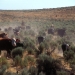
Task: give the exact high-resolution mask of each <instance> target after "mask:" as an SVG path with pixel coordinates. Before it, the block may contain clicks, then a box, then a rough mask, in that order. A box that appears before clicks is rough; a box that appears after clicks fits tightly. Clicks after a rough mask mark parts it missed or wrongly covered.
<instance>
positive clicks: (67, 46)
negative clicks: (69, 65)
mask: <svg viewBox="0 0 75 75" xmlns="http://www.w3.org/2000/svg"><path fill="white" fill-rule="evenodd" d="M61 48H62V50H63V52H64V51H68V50H69V49H70V45H69V44H66V43H63V44H62V45H61Z"/></svg>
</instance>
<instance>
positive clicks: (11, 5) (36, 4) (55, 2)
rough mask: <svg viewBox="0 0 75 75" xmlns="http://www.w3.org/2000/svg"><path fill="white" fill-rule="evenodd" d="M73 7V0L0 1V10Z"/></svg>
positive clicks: (74, 2)
mask: <svg viewBox="0 0 75 75" xmlns="http://www.w3.org/2000/svg"><path fill="white" fill-rule="evenodd" d="M68 6H75V0H0V9H1V10H29V9H43V8H58V7H68Z"/></svg>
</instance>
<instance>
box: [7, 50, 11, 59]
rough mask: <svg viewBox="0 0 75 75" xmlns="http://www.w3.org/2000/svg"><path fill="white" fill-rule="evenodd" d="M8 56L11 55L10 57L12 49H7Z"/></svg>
mask: <svg viewBox="0 0 75 75" xmlns="http://www.w3.org/2000/svg"><path fill="white" fill-rule="evenodd" d="M7 57H9V58H10V57H11V51H10V50H8V51H7Z"/></svg>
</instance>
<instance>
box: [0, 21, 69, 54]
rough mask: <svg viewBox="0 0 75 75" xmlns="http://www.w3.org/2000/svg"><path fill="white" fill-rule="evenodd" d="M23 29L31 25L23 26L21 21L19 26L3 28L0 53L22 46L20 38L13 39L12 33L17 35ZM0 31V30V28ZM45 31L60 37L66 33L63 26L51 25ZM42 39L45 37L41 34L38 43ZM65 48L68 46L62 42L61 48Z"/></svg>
mask: <svg viewBox="0 0 75 75" xmlns="http://www.w3.org/2000/svg"><path fill="white" fill-rule="evenodd" d="M25 29H27V30H28V29H31V27H30V26H25V25H24V22H23V21H22V24H21V25H20V26H17V27H15V28H12V27H8V28H5V29H4V32H5V33H1V34H0V54H1V50H6V51H7V54H8V55H10V53H11V50H12V49H14V48H16V47H20V46H21V47H23V44H22V43H21V42H20V39H13V38H12V35H16V36H18V35H19V33H20V31H21V30H25ZM0 31H1V28H0ZM47 33H48V34H52V35H54V34H55V33H57V35H59V36H60V37H63V36H64V35H65V34H66V29H65V28H61V29H60V28H57V29H55V28H54V26H51V27H50V28H49V29H48V31H47ZM44 39H45V38H44V37H43V36H39V37H38V43H39V44H40V43H41V42H43V40H44ZM66 49H68V46H67V45H66V44H63V45H62V50H63V51H65V50H66Z"/></svg>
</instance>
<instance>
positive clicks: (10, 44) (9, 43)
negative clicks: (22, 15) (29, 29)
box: [0, 39, 23, 56]
mask: <svg viewBox="0 0 75 75" xmlns="http://www.w3.org/2000/svg"><path fill="white" fill-rule="evenodd" d="M16 47H23V44H22V43H20V42H19V43H17V42H16V41H13V40H12V39H1V40H0V54H1V50H6V51H7V56H8V55H9V56H10V54H11V50H12V49H14V48H16Z"/></svg>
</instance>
